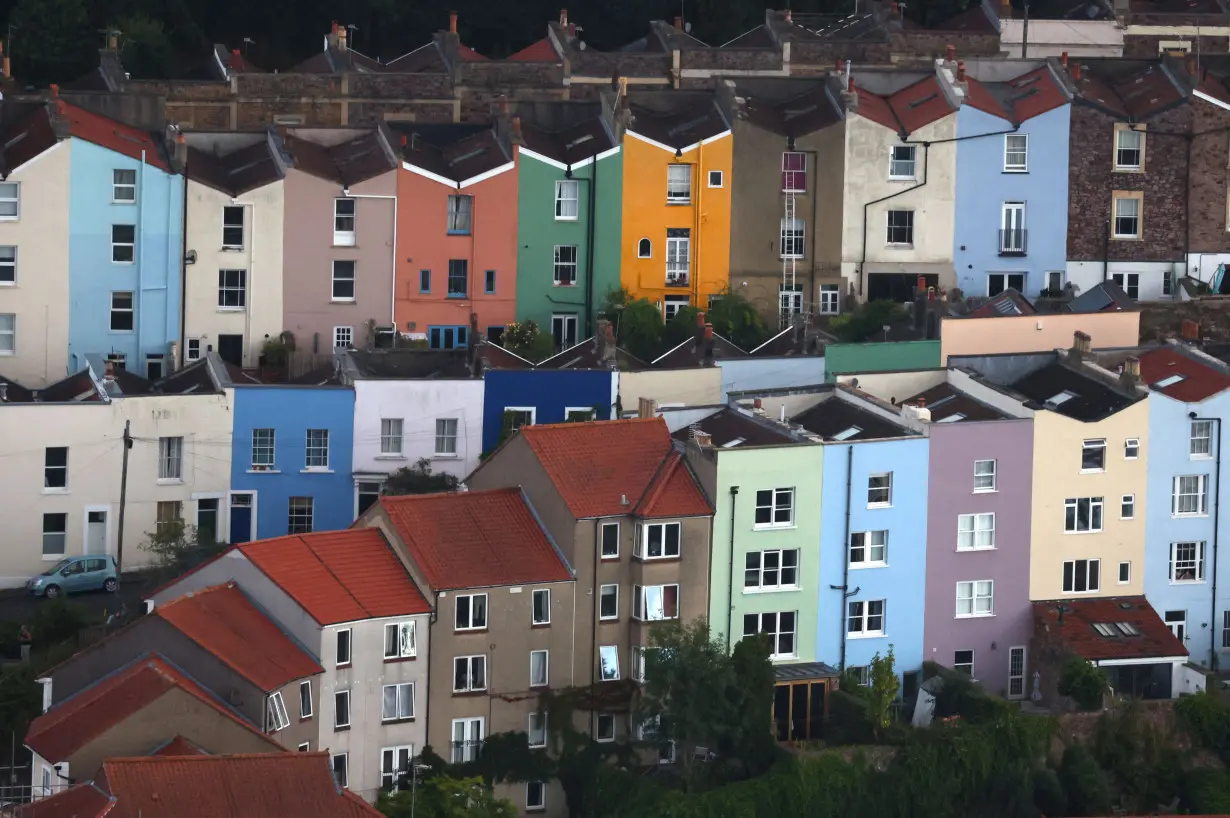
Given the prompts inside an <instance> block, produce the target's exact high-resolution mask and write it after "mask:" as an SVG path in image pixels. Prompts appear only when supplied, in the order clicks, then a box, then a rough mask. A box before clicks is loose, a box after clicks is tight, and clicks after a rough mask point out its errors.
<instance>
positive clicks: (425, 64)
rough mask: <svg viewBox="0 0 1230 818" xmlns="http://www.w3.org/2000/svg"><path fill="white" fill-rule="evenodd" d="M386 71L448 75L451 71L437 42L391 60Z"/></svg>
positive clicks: (385, 67) (386, 65) (426, 44)
mask: <svg viewBox="0 0 1230 818" xmlns="http://www.w3.org/2000/svg"><path fill="white" fill-rule="evenodd" d="M384 69H385V70H386V71H394V72H396V73H399V74H446V73H448V70H449V69H448V62H447V61H446V60H445V59H444V54H443V53H441V51H440V46H439V45H438V44H437V43H436V41H435V40H432V41H430V42H428V43H425V44H424V45H421V46H419V47H418V48H416V49H414V50H413V51H407V52H406V53H405V54H402V55H401V56H400V57H396V58H394V59H392V60H389V61H388V62H387V63H385V65H384Z"/></svg>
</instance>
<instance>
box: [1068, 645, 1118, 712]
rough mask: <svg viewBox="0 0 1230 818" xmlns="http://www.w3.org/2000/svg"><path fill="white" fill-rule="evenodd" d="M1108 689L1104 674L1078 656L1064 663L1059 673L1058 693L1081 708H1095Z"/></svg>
mask: <svg viewBox="0 0 1230 818" xmlns="http://www.w3.org/2000/svg"><path fill="white" fill-rule="evenodd" d="M1108 690H1110V681H1109V680H1108V679H1107V678H1106V674H1105V673H1103V672H1102V671H1100V670H1098V669H1097V668H1096V667H1094V666H1093V665H1091V664H1089V663H1088V662H1087V661H1085V660H1084V659H1082V658H1080V657H1079V656H1073V657H1072V658H1071V659H1069V660H1068V661H1067V662H1065V663H1064V666H1063V670H1062V671H1061V672H1060V674H1059V695H1061V696H1068V697H1070V698H1071V699H1072V700H1073V701H1075V702H1076V706H1077V707H1079V708H1080V709H1081V710H1097V709H1099V708H1101V706H1102V699H1103V697H1104V696H1105V695H1106V693H1107V691H1108Z"/></svg>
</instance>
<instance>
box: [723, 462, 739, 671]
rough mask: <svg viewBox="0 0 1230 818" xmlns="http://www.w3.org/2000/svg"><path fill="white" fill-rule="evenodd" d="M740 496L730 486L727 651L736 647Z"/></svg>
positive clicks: (737, 489)
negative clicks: (734, 631)
mask: <svg viewBox="0 0 1230 818" xmlns="http://www.w3.org/2000/svg"><path fill="white" fill-rule="evenodd" d="M738 496H739V487H738V486H731V487H730V579H729V585H730V593H729V594H728V595H727V597H728V599H727V602H729V603H730V604H729V605H727V606H726V652H727V653H730V652H731V651H732V650H733V649H734V634H733V633H732V632H731V628H733V627H734V622H733V620H734V615H735V613H734V612H735V498H736V497H738Z"/></svg>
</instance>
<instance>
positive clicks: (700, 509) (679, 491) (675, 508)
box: [518, 418, 713, 518]
mask: <svg viewBox="0 0 1230 818" xmlns="http://www.w3.org/2000/svg"><path fill="white" fill-rule="evenodd" d="M518 434H521V435H523V436H524V437H525V441H526V443H528V444H529V446H530V449H532V450H533V452H534V454H535V455H537V457H538V460H539V462H541V463H542V466H543V469H544V470H545V471H546V472H547V475H548V476H549V477H550V478H551V481H552V482H553V483H554V484H555V488H556V490H557V491H558V492H559V493H560V496H561V497H562V498H563V499H564V502H565V503H567V504H568V508H569V509H570V510H571V511H572V513H573V515H574V516H575V517H577V518H584V517H608V516H619V515H624V514H629V513H640V512H641V511H645V512H652V514H653V516H655V517H690V516H702V515H708V514H712V513H713V507H712V506H711V505H710V504H709V500H708V499H707V498H706V497H705V494H704V492H703V491H701V488H700V486H699V485H698V484H697V482H696V480H695V478H694V477H693V476H692V473H691V472H690V471H689V470H688V469H687V467H686V465H684V466H683V467H682V468H681V469H680V468H676V467H674V466H671V464H670V461H672V460H674V459H677V458H678V455H677V454H676V453H675V452H674V449H673V448H672V445H671V436H670V432H669V431H668V430H667V428H666V421H664V420H662V418H646V419H641V418H633V419H630V420H604V421H592V422H589V423H559V424H552V425H546V426H525V427H522V428H521V430H520V432H518ZM668 466H670V467H669V468H667V467H668ZM663 483H665V485H663ZM625 500H626V502H625Z"/></svg>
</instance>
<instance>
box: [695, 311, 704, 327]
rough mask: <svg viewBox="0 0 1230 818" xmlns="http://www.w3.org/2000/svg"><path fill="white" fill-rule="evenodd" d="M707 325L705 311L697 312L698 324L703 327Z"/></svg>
mask: <svg viewBox="0 0 1230 818" xmlns="http://www.w3.org/2000/svg"><path fill="white" fill-rule="evenodd" d="M704 325H705V314H704V313H703V312H698V313H696V326H698V327H703V326H704Z"/></svg>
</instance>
